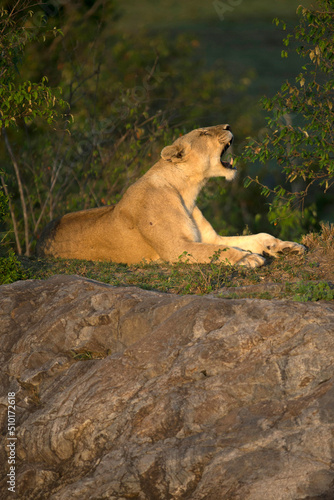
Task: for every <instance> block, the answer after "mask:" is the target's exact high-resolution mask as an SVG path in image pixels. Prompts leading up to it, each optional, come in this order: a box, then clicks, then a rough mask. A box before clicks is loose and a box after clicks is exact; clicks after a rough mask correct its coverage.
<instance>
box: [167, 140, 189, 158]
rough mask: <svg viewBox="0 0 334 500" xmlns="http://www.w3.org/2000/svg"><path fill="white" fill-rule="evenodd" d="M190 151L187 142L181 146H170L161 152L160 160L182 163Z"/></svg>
mask: <svg viewBox="0 0 334 500" xmlns="http://www.w3.org/2000/svg"><path fill="white" fill-rule="evenodd" d="M190 150H191V146H190V144H189V143H188V142H185V143H183V144H172V145H171V146H166V147H165V148H164V149H163V150H162V151H161V158H162V159H163V160H166V161H173V162H178V161H182V160H184V158H185V157H186V156H187V155H188V154H189V152H190Z"/></svg>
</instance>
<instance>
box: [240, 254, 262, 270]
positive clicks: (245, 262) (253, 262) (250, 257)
mask: <svg viewBox="0 0 334 500" xmlns="http://www.w3.org/2000/svg"><path fill="white" fill-rule="evenodd" d="M265 262H266V259H265V258H264V257H261V255H258V254H257V253H250V254H247V255H246V256H245V257H243V258H242V259H241V260H239V262H237V264H238V266H245V267H261V266H263V264H264V263H265Z"/></svg>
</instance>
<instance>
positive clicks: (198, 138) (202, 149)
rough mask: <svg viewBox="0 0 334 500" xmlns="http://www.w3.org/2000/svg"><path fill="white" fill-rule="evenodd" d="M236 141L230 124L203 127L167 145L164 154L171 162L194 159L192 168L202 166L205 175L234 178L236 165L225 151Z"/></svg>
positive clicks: (187, 161) (207, 176)
mask: <svg viewBox="0 0 334 500" xmlns="http://www.w3.org/2000/svg"><path fill="white" fill-rule="evenodd" d="M232 142H233V134H232V132H231V127H230V125H216V126H214V127H205V128H199V129H196V130H193V131H192V132H189V133H188V134H186V135H183V136H182V137H180V138H179V139H176V141H175V142H174V143H173V144H172V145H171V146H166V147H165V148H164V149H163V150H162V151H161V157H162V159H163V160H165V161H168V162H173V163H182V162H183V163H190V164H191V166H192V168H196V169H197V168H198V169H201V172H202V174H203V177H204V178H209V177H225V178H226V179H227V180H229V181H231V180H233V179H234V177H235V176H236V168H235V167H234V166H233V160H232V159H231V160H229V161H228V160H223V155H224V154H225V153H226V151H227V150H228V149H229V147H230V146H231V144H232Z"/></svg>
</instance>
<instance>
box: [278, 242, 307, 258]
mask: <svg viewBox="0 0 334 500" xmlns="http://www.w3.org/2000/svg"><path fill="white" fill-rule="evenodd" d="M281 251H282V252H283V253H293V254H297V255H302V254H303V253H305V252H306V247H304V245H300V244H299V243H294V242H293V241H282V250H281Z"/></svg>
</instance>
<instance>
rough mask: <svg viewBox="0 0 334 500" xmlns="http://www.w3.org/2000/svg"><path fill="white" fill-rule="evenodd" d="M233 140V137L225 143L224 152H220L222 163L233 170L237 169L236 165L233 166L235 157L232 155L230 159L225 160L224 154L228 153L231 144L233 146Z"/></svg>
mask: <svg viewBox="0 0 334 500" xmlns="http://www.w3.org/2000/svg"><path fill="white" fill-rule="evenodd" d="M232 142H233V138H232V139H231V140H230V141H229V142H228V143H226V144H225V146H224V149H223V150H222V152H221V154H220V163H221V164H222V165H223V167H225V168H229V169H231V170H236V167H234V166H233V158H232V156H231V157H230V158H229V159H228V160H223V156H224V154H225V153H226V151H227V150H228V148H229V147H230V146H232Z"/></svg>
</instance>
